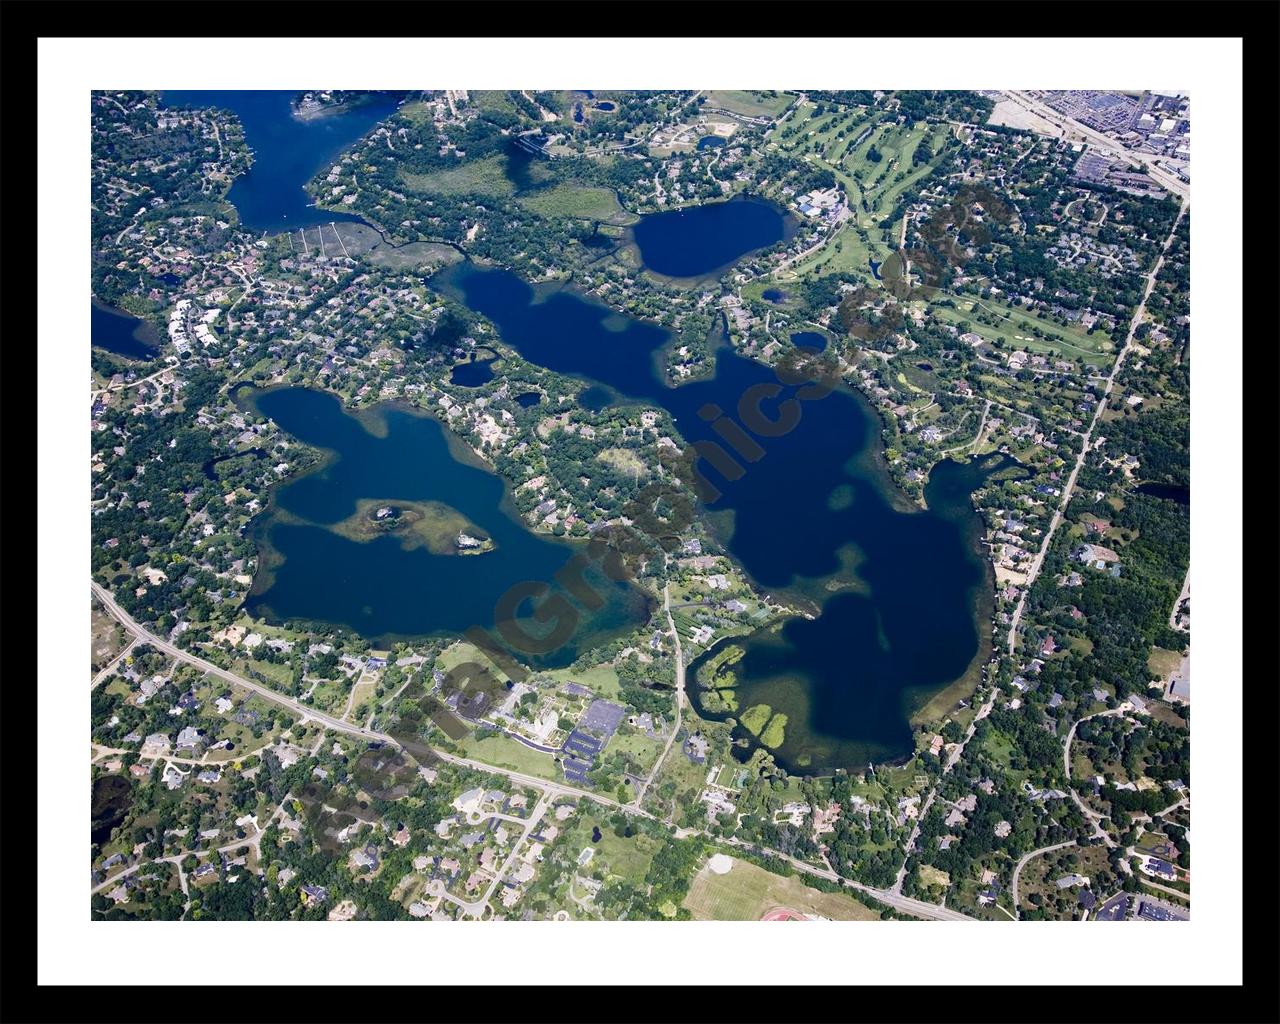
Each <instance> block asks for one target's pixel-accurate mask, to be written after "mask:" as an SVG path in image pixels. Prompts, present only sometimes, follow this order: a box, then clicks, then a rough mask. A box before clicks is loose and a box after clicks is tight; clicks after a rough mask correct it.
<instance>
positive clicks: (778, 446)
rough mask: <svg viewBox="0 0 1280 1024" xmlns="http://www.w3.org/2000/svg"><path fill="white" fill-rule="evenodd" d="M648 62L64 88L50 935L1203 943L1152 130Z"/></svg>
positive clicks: (1179, 120)
mask: <svg viewBox="0 0 1280 1024" xmlns="http://www.w3.org/2000/svg"><path fill="white" fill-rule="evenodd" d="M325 68H326V65H325V64H324V63H323V62H318V63H317V64H316V66H315V68H314V71H313V72H312V73H313V74H314V75H315V76H316V77H315V79H312V80H311V82H310V83H309V84H324V82H323V79H324V73H325ZM688 73H689V77H690V81H689V88H686V89H679V90H669V89H654V90H644V91H625V90H617V89H613V90H607V89H595V90H592V89H584V90H537V89H511V90H469V89H449V90H444V89H439V90H411V91H405V90H400V91H387V90H364V91H361V90H341V89H296V90H278V91H272V90H268V91H247V90H245V91H171V90H159V91H121V90H116V89H96V90H94V91H93V92H92V94H89V93H87V92H86V93H84V94H83V95H84V103H85V104H86V105H87V106H88V110H87V111H86V112H87V113H88V114H89V117H88V118H87V119H82V121H83V123H81V122H76V123H75V124H74V125H73V126H72V127H71V128H69V129H68V131H73V132H77V133H79V140H80V142H81V144H82V145H83V143H84V134H83V133H84V131H85V130H86V128H87V130H88V131H89V133H90V135H91V138H90V139H89V140H88V146H87V147H84V148H87V149H88V151H89V153H90V159H91V182H92V188H91V195H90V197H89V199H90V204H91V236H90V243H91V251H90V253H89V261H88V262H89V273H90V275H91V291H92V300H91V306H92V308H91V321H90V323H91V335H92V338H91V340H92V347H91V356H90V367H89V369H90V395H89V399H90V407H91V412H90V423H89V441H90V444H89V446H88V449H89V452H90V453H91V461H90V465H89V466H88V474H89V480H90V482H91V495H90V499H91V500H90V505H89V508H88V510H87V515H88V524H89V536H90V538H91V551H90V559H91V567H92V579H91V594H85V593H84V591H83V589H80V588H83V587H84V585H85V581H84V579H83V570H80V571H79V573H78V574H77V580H78V582H77V589H76V590H75V591H74V592H72V593H71V594H70V597H69V598H68V600H67V602H66V622H67V623H69V624H70V625H69V626H68V627H66V629H65V631H66V632H67V633H69V634H71V636H70V640H69V643H74V642H78V639H79V638H83V636H84V634H83V633H81V632H80V629H82V628H83V627H82V626H80V625H77V619H76V616H77V614H79V613H77V612H76V608H77V607H79V608H80V609H83V607H84V606H83V604H82V603H81V602H83V601H84V599H85V597H88V598H89V600H90V608H89V616H88V618H89V623H88V625H89V630H90V649H91V652H92V658H91V664H90V665H89V678H90V694H89V698H88V699H89V705H90V736H89V740H90V761H89V766H88V768H89V770H88V778H87V779H85V778H84V777H83V775H79V776H77V777H78V778H79V779H81V780H83V782H82V783H77V784H78V785H83V786H84V787H86V788H87V789H88V801H89V804H90V808H91V810H90V813H91V820H90V822H89V823H88V825H89V830H90V845H89V850H88V858H89V867H90V881H89V893H88V894H87V898H88V904H89V905H88V907H87V908H84V903H83V901H84V900H85V895H86V894H84V893H83V892H82V891H81V890H79V889H78V885H81V884H83V881H80V882H77V883H76V886H77V887H76V888H74V891H73V893H72V896H73V898H74V900H75V901H76V904H77V906H79V907H81V908H83V909H82V910H81V916H82V917H83V918H87V919H89V920H90V921H93V922H98V921H125V920H130V921H141V920H150V921H170V922H178V921H181V922H192V921H210V920H217V921H267V920H271V921H276V920H292V921H334V922H338V921H353V920H355V921H405V922H410V921H417V920H420V921H432V922H443V921H467V920H472V921H483V922H496V921H510V922H548V921H570V922H585V921H592V922H619V921H628V922H629V921H667V922H673V923H674V922H706V921H738V922H763V921H844V922H864V921H865V922H871V921H884V920H890V919H892V920H900V921H905V920H911V921H928V922H936V921H952V922H954V921H967V920H973V921H983V922H992V923H995V922H1009V921H1013V922H1025V921H1057V922H1066V921H1072V922H1090V923H1092V922H1120V921H1129V922H1139V921H1145V922H1168V923H1175V922H1188V921H1190V920H1191V747H1190V718H1191V708H1190V703H1191V667H1190V665H1191V574H1190V552H1191V544H1190V537H1191V518H1190V498H1191V493H1190V392H1191V347H1190V346H1191V325H1190V304H1191V295H1190V259H1191V256H1190V231H1191V215H1190V205H1189V204H1190V193H1191V162H1190V161H1191V122H1192V98H1193V94H1192V92H1190V91H1184V92H1176V91H1155V90H1146V89H1130V90H1114V91H1112V90H1106V89H1089V90H1075V91H1063V90H1047V89H991V90H983V91H961V90H951V91H930V90H916V91H911V90H900V89H899V90H895V89H866V90H843V91H841V90H834V91H833V90H822V89H815V90H806V89H795V88H789V89H781V88H779V89H775V90H731V89H707V88H696V86H697V85H698V81H697V69H696V68H691V69H688ZM544 77H545V76H544ZM573 77H576V75H571V76H570V78H571V79H572V78H573ZM1121 77H1125V76H1121ZM997 78H998V73H997ZM317 79H318V80H317ZM1126 80H1127V79H1126ZM142 81H143V83H144V84H145V83H146V79H145V77H144V78H143V79H142ZM302 84H308V83H306V82H304V83H302ZM461 84H466V82H465V81H463V82H462V83H461ZM569 84H579V85H589V84H592V83H591V81H590V80H588V81H586V82H583V81H581V80H578V81H572V80H570V82H569ZM1150 84H1153V85H1158V84H1161V83H1150ZM1196 95H1199V94H1196ZM80 109H82V110H83V109H84V108H83V107H81V108H80ZM1202 114H1203V111H1202ZM1208 124H1209V119H1206V120H1205V125H1208ZM1206 130H1207V129H1206ZM79 166H81V167H83V163H80V164H79ZM73 241H74V239H73ZM1199 242H1200V238H1199V237H1198V238H1197V243H1198V244H1199ZM64 248H65V249H66V252H65V257H66V261H65V265H66V266H67V267H69V268H70V270H68V271H67V274H68V275H69V276H72V275H73V276H74V282H73V283H72V284H71V285H69V286H68V287H67V293H68V294H70V295H71V296H72V297H73V298H74V292H75V287H76V285H77V284H78V283H79V282H82V281H83V278H82V277H80V276H79V275H80V274H82V273H83V268H81V269H76V268H77V263H76V261H77V259H79V258H82V257H81V256H79V255H78V254H79V253H81V252H82V250H81V248H80V244H79V243H78V242H77V243H76V244H75V245H73V246H64ZM1198 286H1199V282H1198ZM66 301H67V303H68V304H69V303H70V302H71V299H67V300H66ZM82 301H83V299H80V300H78V301H76V303H75V305H76V307H77V308H78V309H81V310H82V309H83V306H81V305H80V302H82ZM81 358H83V355H76V356H70V357H67V358H66V359H65V360H64V363H63V370H64V371H65V370H67V369H74V366H75V365H82V364H80V363H79V362H78V360H79V359H81ZM64 376H65V373H64ZM66 380H67V381H70V382H71V383H65V384H64V387H65V388H66V389H67V390H66V394H67V395H68V396H69V397H68V399H67V404H66V410H67V411H66V412H65V414H64V415H65V417H66V419H68V420H72V421H74V418H75V414H74V405H75V403H76V401H78V399H76V398H75V387H74V374H72V375H70V376H68V377H66ZM73 426H74V428H75V431H76V434H77V436H78V437H79V438H84V427H83V426H82V425H81V424H80V423H79V422H74V423H73ZM84 472H85V468H84V465H83V456H78V457H77V462H76V465H75V466H74V467H73V470H72V473H73V475H74V474H76V473H79V474H83V473H84ZM79 479H80V480H83V479H84V477H83V476H80V477H79ZM1201 483H1202V486H1203V484H1204V481H1203V480H1202V481H1201ZM72 514H73V516H74V517H75V519H76V521H77V522H79V523H81V524H84V523H85V519H84V518H83V517H84V516H85V515H86V510H85V509H84V508H83V505H82V504H81V503H79V502H77V503H76V505H75V508H74V509H73V510H72ZM76 546H77V549H78V550H79V552H81V554H83V546H82V545H81V544H80V542H78V541H77V544H76ZM1199 571H1200V570H1198V572H1199ZM1205 572H1206V573H1207V572H1208V569H1206V570H1205ZM1200 578H1201V580H1202V583H1201V586H1202V587H1207V586H1208V584H1207V583H1204V582H1203V580H1205V579H1207V578H1208V577H1207V576H1204V577H1200ZM1205 593H1206V601H1209V596H1211V592H1210V591H1208V590H1206V591H1205ZM1210 604H1212V602H1211V601H1209V603H1208V604H1206V608H1208V607H1209V606H1210ZM1204 614H1205V615H1206V616H1207V615H1209V612H1208V611H1206V612H1205V613H1204ZM1206 621H1207V620H1206ZM1201 628H1202V631H1203V630H1205V629H1206V628H1207V626H1206V624H1205V623H1202V624H1201ZM1208 636H1209V633H1207V632H1202V636H1201V644H1202V645H1204V644H1206V643H1208V640H1206V639H1205V638H1206V637H1208ZM1202 655H1203V656H1204V657H1205V658H1206V659H1208V658H1209V648H1208V647H1204V646H1202ZM80 657H82V655H81V656H77V657H76V658H75V659H68V664H69V666H70V667H68V668H65V673H66V675H67V676H68V677H73V676H74V675H75V674H77V673H78V672H80V671H83V669H78V668H75V665H82V664H83V662H82V661H80ZM1205 663H1206V665H1207V666H1211V667H1212V666H1214V662H1213V661H1212V659H1209V660H1206V662H1205ZM80 685H83V683H77V684H74V685H68V686H67V687H66V688H65V690H66V693H67V694H69V695H70V696H65V697H61V698H60V700H61V701H63V702H64V703H65V704H67V705H70V704H72V703H74V702H79V701H82V700H84V695H83V691H81V696H79V697H75V696H74V692H75V687H76V686H80ZM81 707H83V705H81ZM1207 712H1208V709H1207V708H1206V713H1207ZM1205 724H1208V720H1207V719H1206V722H1205ZM81 727H82V726H77V727H76V728H77V730H78V729H79V728H81ZM68 732H70V730H68ZM65 738H66V737H64V740H65ZM59 756H60V757H62V758H65V759H67V760H69V761H71V762H72V763H73V768H74V771H75V772H77V773H79V772H83V771H84V768H83V767H81V766H82V765H83V762H82V761H81V760H80V758H81V757H82V756H83V755H82V753H81V752H80V750H77V749H76V747H75V745H74V744H71V743H67V744H66V745H65V746H64V747H63V748H62V752H61V753H60V754H59ZM1204 784H1205V785H1206V786H1207V785H1208V784H1207V783H1204ZM81 792H84V789H82V790H81ZM1208 793H1209V790H1208V789H1206V794H1208ZM1210 802H1211V801H1210V800H1209V797H1208V795H1206V798H1205V808H1204V810H1206V811H1207V810H1208V805H1209V804H1210ZM1206 820H1207V819H1206ZM62 823H63V826H69V827H71V828H72V829H74V828H77V827H84V824H85V823H84V822H83V820H81V821H79V822H77V821H74V820H71V819H70V818H63V820H62ZM1202 827H1206V829H1207V826H1204V824H1203V822H1202ZM67 835H68V836H72V835H74V833H73V832H68V833H67ZM1207 836H1208V831H1206V842H1208V838H1207ZM67 841H68V842H71V840H67ZM81 841H82V840H79V839H76V840H74V842H72V846H73V855H74V856H76V857H78V856H79V853H78V851H79V850H80V849H81V847H80V846H79V843H80V842H81ZM77 870H78V869H77ZM1202 870H1204V869H1203V868H1202ZM1207 884H1208V877H1206V885H1207ZM1208 891H1209V890H1208V889H1207V888H1206V893H1207V892H1208ZM1205 898H1206V903H1205V906H1204V907H1203V908H1202V910H1203V911H1204V912H1205V913H1206V914H1207V913H1208V911H1209V909H1210V903H1209V902H1208V900H1209V897H1208V896H1207V895H1206V897H1205ZM86 927H88V928H89V929H90V930H91V931H92V930H94V929H95V928H96V930H97V932H98V933H99V934H103V933H106V932H109V929H108V928H105V927H100V926H93V925H86ZM175 927H176V926H175ZM404 928H405V929H406V930H408V928H409V926H408V925H407V924H406V925H405V926H404ZM1190 929H1191V926H1188V927H1187V928H1185V929H1174V930H1173V932H1174V934H1177V933H1179V932H1185V931H1189V930H1190ZM300 930H305V929H294V930H292V931H294V932H295V933H296V932H297V931H300ZM536 930H537V929H534V928H531V927H529V926H525V927H523V932H524V933H525V934H528V933H529V932H531V931H536ZM548 930H550V931H558V930H557V929H548ZM609 930H610V929H609V928H608V927H607V926H605V927H596V928H592V929H589V931H590V933H591V934H592V935H597V934H600V933H601V932H602V931H603V932H608V931H609ZM619 930H621V929H619ZM641 930H643V929H641ZM672 930H673V931H679V930H680V929H679V928H675V927H673V929H672ZM894 930H895V929H894V927H893V926H887V927H881V928H868V929H863V930H861V932H860V934H865V933H866V932H868V931H869V932H872V933H877V934H878V933H883V932H886V931H887V932H893V931H894ZM1140 930H1141V929H1140ZM339 931H342V930H341V929H340V930H339ZM456 931H463V932H465V931H467V929H465V928H464V929H458V930H455V934H456ZM478 931H482V932H485V933H486V934H488V933H490V932H491V931H498V932H501V931H503V929H492V930H491V929H478ZM507 931H508V932H511V931H514V932H517V933H519V932H521V931H522V928H521V927H513V928H512V929H507ZM631 931H633V932H634V931H636V929H631ZM766 931H767V929H766ZM915 931H916V932H917V933H919V932H920V931H924V932H932V931H935V930H934V929H931V928H928V927H926V928H923V929H916V930H915ZM944 931H945V929H944ZM997 931H998V930H997ZM1028 931H1032V932H1034V931H1035V929H1028ZM1105 931H1107V930H1104V932H1105ZM200 932H201V929H198V928H197V929H195V930H194V931H190V932H188V931H186V930H183V931H182V933H181V934H182V935H183V936H186V935H188V934H190V935H196V934H199V933H200ZM131 934H140V932H139V933H133V932H132V931H131ZM331 934H333V933H332V931H331V930H330V931H326V935H331ZM416 934H421V933H416ZM437 934H439V933H437ZM749 934H750V935H758V934H759V932H758V930H757V931H751V932H750V933H749ZM815 934H816V933H815ZM825 934H830V933H829V932H828V933H825ZM983 934H990V930H986V929H984V930H983ZM1022 934H1025V932H1024V933H1022ZM1095 934H1096V933H1095ZM103 941H104V942H105V941H106V940H105V938H104V939H103ZM145 941H148V942H149V941H151V940H150V939H147V940H145ZM873 941H874V939H873ZM1134 948H1135V951H1136V949H1137V947H1134ZM344 967H345V965H344Z"/></svg>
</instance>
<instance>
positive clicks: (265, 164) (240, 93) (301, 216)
mask: <svg viewBox="0 0 1280 1024" xmlns="http://www.w3.org/2000/svg"><path fill="white" fill-rule="evenodd" d="M296 95H297V93H296V92H289V91H264V90H234V91H213V90H165V91H164V92H163V93H162V94H161V98H162V100H163V102H164V103H165V104H166V105H167V106H171V107H178V106H183V107H219V108H221V109H223V110H231V111H234V112H235V113H236V114H237V115H239V117H240V121H241V123H242V124H243V125H244V133H245V139H246V140H247V141H248V143H249V148H250V149H252V150H253V166H252V167H251V168H250V169H249V170H248V171H247V172H246V173H244V174H242V175H240V177H238V178H237V179H236V180H235V183H234V184H233V185H232V186H231V192H230V194H229V195H228V196H227V199H228V200H229V201H230V202H231V203H232V204H234V206H235V208H236V209H237V210H238V211H239V212H240V220H241V222H242V223H243V224H244V226H245V227H246V228H249V229H251V230H254V231H275V230H279V229H280V228H300V227H309V226H312V225H315V224H328V223H329V222H330V221H359V220H360V218H359V217H356V216H353V215H351V214H348V213H331V212H329V211H327V210H319V209H316V208H315V207H313V206H311V202H312V199H311V197H310V196H309V195H307V193H306V192H305V191H303V187H302V186H303V185H305V184H306V183H307V182H308V181H310V180H311V179H312V178H313V177H314V176H315V175H316V173H317V172H318V171H320V170H321V169H322V168H324V167H325V166H326V165H327V164H328V163H329V162H330V161H332V160H333V158H334V157H336V156H337V155H338V154H339V153H340V152H341V151H342V150H344V149H345V148H346V147H347V146H349V145H351V143H353V142H355V141H356V139H358V138H360V136H362V135H364V134H365V133H366V132H367V131H369V130H370V129H371V128H373V126H374V125H376V124H377V123H378V122H379V121H380V120H382V119H383V118H384V117H387V116H388V115H389V114H391V113H392V111H394V110H395V109H396V106H397V104H398V103H399V97H398V96H395V95H379V96H375V97H373V98H372V99H371V100H370V101H369V102H367V103H365V104H362V105H360V106H357V107H355V108H354V109H352V110H349V111H345V112H343V113H341V114H329V115H326V116H324V117H318V118H315V119H314V120H311V121H301V120H299V119H298V118H296V117H294V116H293V112H292V109H291V107H290V103H291V102H292V100H293V98H294V96H296Z"/></svg>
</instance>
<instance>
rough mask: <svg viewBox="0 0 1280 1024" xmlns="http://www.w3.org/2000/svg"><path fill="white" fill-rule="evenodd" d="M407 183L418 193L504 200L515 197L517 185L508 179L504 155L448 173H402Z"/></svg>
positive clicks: (468, 163)
mask: <svg viewBox="0 0 1280 1024" xmlns="http://www.w3.org/2000/svg"><path fill="white" fill-rule="evenodd" d="M401 177H402V178H403V179H404V183H405V184H406V185H407V186H408V187H409V188H411V189H413V190H414V191H415V192H425V193H428V194H432V193H434V194H437V195H444V196H459V195H480V196H494V197H499V198H500V197H502V196H509V195H512V194H514V192H515V190H516V186H515V184H514V183H513V182H512V180H511V179H510V178H508V177H507V173H506V170H505V161H504V160H503V158H502V157H500V156H489V157H485V158H484V159H483V160H469V161H467V162H466V163H463V164H460V165H459V166H457V167H451V168H450V169H449V170H447V171H432V172H431V173H430V174H402V175H401Z"/></svg>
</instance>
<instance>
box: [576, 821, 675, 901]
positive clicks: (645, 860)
mask: <svg viewBox="0 0 1280 1024" xmlns="http://www.w3.org/2000/svg"><path fill="white" fill-rule="evenodd" d="M595 826H599V828H600V841H599V842H598V843H592V842H591V829H592V828H593V827H595ZM564 844H565V848H566V849H568V850H569V851H571V852H572V853H573V855H574V856H575V857H576V856H577V855H578V854H579V853H581V852H582V850H583V849H584V848H586V847H588V846H592V847H594V848H595V851H596V852H595V856H594V857H592V859H591V863H590V864H588V865H587V867H586V868H585V869H584V870H583V872H582V873H583V874H584V875H590V874H593V873H594V872H595V871H596V869H603V871H604V872H605V874H606V875H617V876H619V877H620V878H625V879H627V880H629V881H631V882H633V883H636V882H639V881H640V880H641V879H643V878H644V876H645V875H646V874H647V873H648V871H649V862H650V861H651V860H653V855H654V854H655V853H656V852H657V851H658V847H659V845H660V844H659V842H658V840H656V839H653V838H651V837H649V836H646V835H635V836H632V837H631V838H629V839H628V838H626V837H625V836H617V835H614V832H613V826H611V825H610V824H609V821H608V818H607V817H606V816H603V815H601V816H596V815H593V814H592V813H590V812H588V813H586V814H583V815H582V816H581V818H580V819H579V821H578V824H577V826H576V827H575V828H574V830H573V831H572V832H571V833H569V834H568V835H567V836H566V837H565V839H564Z"/></svg>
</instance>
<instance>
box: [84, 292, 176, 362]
mask: <svg viewBox="0 0 1280 1024" xmlns="http://www.w3.org/2000/svg"><path fill="white" fill-rule="evenodd" d="M89 307H90V308H89V340H90V343H91V344H93V345H95V346H96V347H98V348H101V349H106V350H107V351H108V352H114V353H115V354H116V355H118V356H126V357H128V358H129V359H141V360H147V359H154V358H155V357H156V356H157V355H158V354H159V352H160V346H161V345H162V344H163V343H164V338H163V337H162V336H161V334H160V332H159V331H157V330H156V329H155V328H154V327H153V326H151V324H149V323H147V322H146V321H145V320H139V319H138V318H137V317H136V316H133V315H131V314H129V313H126V312H125V311H124V310H122V309H114V308H112V307H111V306H107V305H104V304H103V303H101V302H98V301H97V300H96V299H94V300H92V301H91V302H90V303H89Z"/></svg>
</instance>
